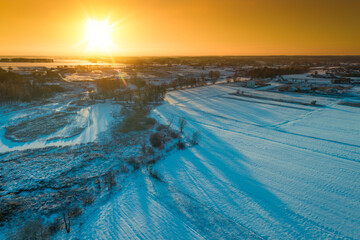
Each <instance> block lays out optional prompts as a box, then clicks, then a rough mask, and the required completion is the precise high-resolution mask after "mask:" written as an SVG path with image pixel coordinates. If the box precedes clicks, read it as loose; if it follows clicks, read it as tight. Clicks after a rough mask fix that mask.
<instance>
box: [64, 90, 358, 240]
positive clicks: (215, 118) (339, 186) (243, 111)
mask: <svg viewBox="0 0 360 240" xmlns="http://www.w3.org/2000/svg"><path fill="white" fill-rule="evenodd" d="M235 91H236V89H235V88H233V87H230V86H224V85H213V86H208V87H200V88H194V89H188V90H181V91H173V92H170V93H168V95H167V98H166V100H167V102H166V103H165V104H163V105H161V106H159V107H157V108H156V109H154V110H153V116H154V117H156V118H157V119H158V121H160V122H163V123H167V122H168V121H170V119H173V118H174V117H175V118H174V119H175V122H176V121H177V118H178V117H185V118H186V119H187V122H188V124H187V125H186V129H185V134H186V135H190V134H191V133H192V132H193V131H199V132H200V134H201V140H200V143H199V145H198V146H194V147H189V148H187V149H186V150H183V151H176V152H174V153H172V154H170V156H167V157H166V159H165V160H163V161H161V162H159V163H157V164H156V165H155V166H154V169H155V171H157V173H158V175H159V176H160V178H161V180H160V181H159V180H157V179H154V178H151V177H149V176H148V175H147V174H146V170H145V169H142V170H141V171H139V172H137V173H136V174H135V175H134V176H133V178H130V179H128V184H127V185H126V187H124V188H123V189H122V190H121V191H119V192H117V193H115V194H113V195H112V197H111V198H110V199H109V200H108V201H106V202H103V203H102V204H100V205H95V206H92V209H90V210H89V211H87V212H86V213H85V214H84V215H82V216H80V218H79V219H78V220H77V224H75V226H74V228H73V229H72V231H71V232H70V233H69V234H66V233H64V232H61V233H59V235H58V236H57V238H58V239H64V238H67V239H145V238H146V239H253V238H255V239H261V238H272V239H336V238H347V239H349V238H350V239H351V238H354V239H359V236H360V198H359V196H360V138H359V135H360V124H359V119H360V108H356V107H349V106H343V105H338V104H337V102H338V101H340V100H339V99H332V98H329V99H328V98H326V97H318V99H317V100H318V101H320V102H321V104H322V105H325V106H324V107H319V106H306V105H300V104H291V103H286V102H278V101H271V100H264V99H256V98H247V97H241V96H235V95H229V93H234V92H235ZM244 91H251V94H253V95H256V94H260V95H261V94H263V95H265V97H271V98H274V97H281V98H283V97H286V95H283V94H277V96H276V93H266V92H259V91H256V90H246V89H244ZM267 94H270V95H269V96H267ZM288 97H290V98H293V97H295V98H296V97H297V98H299V99H302V100H303V101H306V102H310V101H311V100H313V98H314V97H311V96H309V97H308V99H307V97H306V96H302V95H299V96H295V95H294V96H291V95H289V96H288Z"/></svg>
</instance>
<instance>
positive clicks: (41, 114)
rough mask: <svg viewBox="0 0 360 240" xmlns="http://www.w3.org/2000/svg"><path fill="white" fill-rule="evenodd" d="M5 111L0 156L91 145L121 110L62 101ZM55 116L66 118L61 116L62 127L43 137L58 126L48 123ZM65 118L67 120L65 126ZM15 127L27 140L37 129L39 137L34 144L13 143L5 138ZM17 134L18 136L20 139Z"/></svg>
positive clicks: (0, 123) (0, 120)
mask: <svg viewBox="0 0 360 240" xmlns="http://www.w3.org/2000/svg"><path fill="white" fill-rule="evenodd" d="M4 109H6V108H3V109H0V113H1V117H0V153H3V152H9V151H15V150H26V149H33V148H44V147H50V146H68V145H75V144H80V143H87V142H93V141H95V140H96V139H97V138H98V137H99V135H100V134H101V133H102V132H105V131H106V130H107V129H108V127H109V125H110V124H111V122H112V121H113V114H114V113H118V112H120V109H121V106H120V105H115V104H111V103H97V104H94V105H89V106H78V105H77V104H76V101H65V102H59V103H54V102H52V103H49V104H44V105H40V106H37V107H32V108H24V109H20V110H14V111H7V112H5V111H4ZM56 113H62V114H68V115H69V116H67V115H64V117H63V118H62V119H60V120H61V121H63V122H64V124H59V125H60V126H61V127H60V128H59V129H56V128H55V129H54V130H55V131H53V132H51V133H49V134H45V133H46V131H47V130H48V129H49V128H50V127H54V125H55V124H56V123H57V122H55V120H54V121H50V120H51V119H52V118H51V117H52V116H54V114H56ZM66 117H68V118H69V120H68V122H66V120H67V119H66ZM70 117H71V118H70ZM30 120H31V121H30ZM65 123H67V124H65ZM19 124H20V125H19ZM17 125H18V126H19V130H21V131H23V132H22V135H25V137H26V138H30V137H29V135H31V133H32V130H34V128H39V130H38V131H37V133H38V135H39V136H34V137H33V138H34V140H33V141H30V140H29V141H14V140H13V139H8V138H6V135H5V134H6V128H7V127H9V126H17ZM48 125H49V126H48ZM42 130H43V132H44V134H42ZM18 132H19V131H18ZM20 133H21V132H20ZM20 133H19V134H18V135H21V134H20Z"/></svg>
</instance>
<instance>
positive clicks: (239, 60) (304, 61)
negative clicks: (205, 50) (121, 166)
mask: <svg viewBox="0 0 360 240" xmlns="http://www.w3.org/2000/svg"><path fill="white" fill-rule="evenodd" d="M88 60H89V61H90V62H113V61H115V62H117V63H124V64H136V65H146V64H169V65H171V64H185V65H193V66H196V65H197V66H206V65H214V66H219V67H221V66H234V67H236V66H239V65H259V66H261V65H264V64H265V65H267V66H271V65H274V66H275V65H295V66H296V65H306V66H313V67H314V66H323V65H338V64H339V63H356V62H360V56H192V57H191V56H189V57H186V56H184V57H114V58H112V59H110V58H109V59H107V58H88Z"/></svg>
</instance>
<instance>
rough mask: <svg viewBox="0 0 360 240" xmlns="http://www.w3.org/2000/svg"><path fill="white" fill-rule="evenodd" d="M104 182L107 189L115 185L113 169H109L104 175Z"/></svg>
mask: <svg viewBox="0 0 360 240" xmlns="http://www.w3.org/2000/svg"><path fill="white" fill-rule="evenodd" d="M104 183H105V184H106V185H107V186H108V188H109V189H112V188H113V187H114V186H115V185H116V179H115V173H114V171H113V170H109V171H108V172H107V173H105V175H104Z"/></svg>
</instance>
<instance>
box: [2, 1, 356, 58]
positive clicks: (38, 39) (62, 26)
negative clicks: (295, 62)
mask: <svg viewBox="0 0 360 240" xmlns="http://www.w3.org/2000/svg"><path fill="white" fill-rule="evenodd" d="M359 10H360V1H359V0H311V1H310V0H177V1H176V0H141V1H140V0H98V1H95V0H92V1H81V0H61V1H59V0H0V55H46V56H52V55H63V56H66V55H73V56H74V55H82V54H84V50H85V48H86V44H83V45H79V46H75V45H76V43H78V42H80V41H81V40H83V39H84V37H85V33H86V32H85V31H86V21H87V19H88V17H89V16H90V17H92V18H95V19H99V20H102V19H105V18H107V17H108V16H110V17H109V21H110V22H117V21H120V23H118V24H117V26H116V30H115V31H114V32H113V33H112V42H113V43H114V44H116V46H117V47H116V48H115V47H114V48H112V49H111V54H112V55H116V56H122V55H125V56H129V55H141V56H145V55H154V56H155V55H341V54H346V55H359V54H360V31H359V27H360V14H359Z"/></svg>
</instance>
